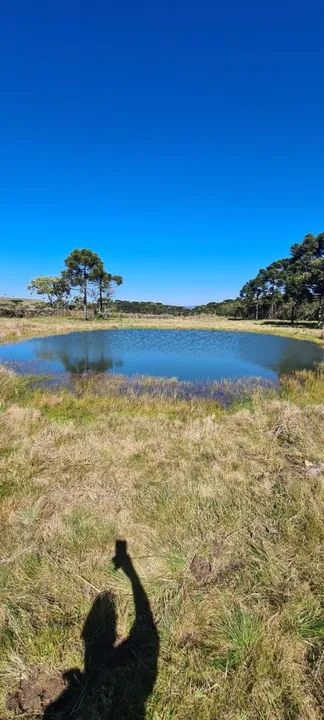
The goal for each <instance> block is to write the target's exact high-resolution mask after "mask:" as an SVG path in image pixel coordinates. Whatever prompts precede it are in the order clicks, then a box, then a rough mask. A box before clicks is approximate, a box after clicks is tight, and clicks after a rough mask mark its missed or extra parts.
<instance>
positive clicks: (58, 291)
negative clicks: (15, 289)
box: [27, 273, 70, 305]
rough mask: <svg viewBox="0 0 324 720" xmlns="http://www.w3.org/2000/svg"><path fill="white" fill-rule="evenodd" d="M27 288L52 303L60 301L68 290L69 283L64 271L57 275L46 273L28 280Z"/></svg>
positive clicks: (67, 293)
mask: <svg viewBox="0 0 324 720" xmlns="http://www.w3.org/2000/svg"><path fill="white" fill-rule="evenodd" d="M27 289H28V290H29V292H31V293H36V294H37V295H42V296H44V297H46V298H47V300H48V302H49V303H50V305H53V304H54V302H56V301H62V300H63V299H64V298H65V297H67V296H68V295H69V292H70V288H69V283H68V280H67V278H66V277H65V276H64V273H62V274H61V275H60V276H59V277H52V276H47V275H41V276H39V277H36V278H34V279H33V280H32V281H31V282H30V284H29V285H28V287H27Z"/></svg>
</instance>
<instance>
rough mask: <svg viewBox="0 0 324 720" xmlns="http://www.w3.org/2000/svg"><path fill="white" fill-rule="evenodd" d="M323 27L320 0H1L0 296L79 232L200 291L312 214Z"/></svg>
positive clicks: (159, 293)
mask: <svg viewBox="0 0 324 720" xmlns="http://www.w3.org/2000/svg"><path fill="white" fill-rule="evenodd" d="M323 34H324V3H323V0H303V1H302V0H294V1H292V0H281V1H280V2H279V0H266V2H260V0H253V2H252V0H245V1H243V0H234V1H233V0H229V1H227V2H217V1H216V0H208V1H207V0H199V2H198V0H196V1H195V2H193V1H192V0H186V1H185V0H181V2H179V1H177V0H172V2H171V1H170V0H163V2H162V0H154V1H153V0H145V1H144V0H138V1H137V2H134V0H124V1H123V0H119V2H110V1H109V0H91V1H90V0H10V2H9V1H8V2H3V3H2V6H1V12H0V92H1V113H0V151H1V158H0V184H1V187H0V189H1V192H0V204H1V213H0V232H1V237H0V242H1V263H0V295H1V294H4V293H7V294H15V295H26V290H25V286H26V284H27V283H28V281H29V280H30V279H31V278H32V277H33V276H35V275H39V274H56V273H57V272H59V271H60V269H62V267H63V260H64V257H65V256H66V255H67V254H68V253H69V251H70V250H72V249H73V248H74V247H82V246H85V247H91V248H92V249H93V250H96V251H97V252H98V253H99V254H100V255H102V257H103V258H104V260H105V261H106V264H107V267H108V269H109V270H110V271H111V272H113V273H119V274H122V275H123V276H124V279H125V283H124V286H123V287H122V288H121V289H120V290H119V291H118V295H117V296H118V297H122V298H128V299H153V300H161V301H169V302H174V303H184V304H188V305H191V304H195V303H199V302H208V301H210V300H215V299H220V298H224V297H229V296H233V295H236V294H237V293H238V291H239V289H240V287H241V285H242V284H243V282H244V281H245V280H247V279H248V278H249V277H251V276H253V275H254V274H255V273H256V271H257V270H258V269H259V267H260V266H264V265H266V264H267V263H269V262H270V261H272V260H274V259H276V258H278V257H280V256H283V255H286V254H287V253H288V251H289V246H290V245H291V243H293V242H296V241H299V240H300V239H302V237H303V235H304V234H305V233H306V232H314V233H317V232H320V231H323V229H324V170H323V157H324V82H323V78H324V53H323Z"/></svg>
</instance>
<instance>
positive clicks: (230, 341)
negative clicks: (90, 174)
mask: <svg viewBox="0 0 324 720" xmlns="http://www.w3.org/2000/svg"><path fill="white" fill-rule="evenodd" d="M323 357H324V355H323V350H322V349H321V348H320V347H319V346H318V345H315V343H311V342H306V341H300V340H293V339H291V338H285V337H278V336H274V335H262V334H255V333H245V332H223V331H217V330H213V331H210V330H95V331H84V332H79V333H70V334H69V335H57V336H52V337H46V338H35V339H32V340H26V341H23V342H20V343H15V344H11V345H2V346H0V363H1V362H2V363H9V365H10V364H11V365H12V366H13V367H14V368H15V369H17V370H18V371H20V372H25V373H26V372H27V373H31V372H32V373H41V374H48V373H62V372H65V373H85V372H108V373H113V372H114V373H118V374H120V373H122V374H124V375H136V374H140V375H153V376H156V377H177V378H179V379H180V380H220V379H222V378H232V379H233V378H247V377H261V378H266V379H276V378H277V377H278V375H280V374H282V373H286V372H291V371H293V370H298V369H302V368H311V367H313V366H314V365H315V364H316V363H318V362H320V361H322V360H323Z"/></svg>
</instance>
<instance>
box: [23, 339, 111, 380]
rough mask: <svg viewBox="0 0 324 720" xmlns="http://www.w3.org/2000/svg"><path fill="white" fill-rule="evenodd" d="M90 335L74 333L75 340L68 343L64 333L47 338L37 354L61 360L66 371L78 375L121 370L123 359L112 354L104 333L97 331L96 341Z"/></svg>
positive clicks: (42, 357)
mask: <svg viewBox="0 0 324 720" xmlns="http://www.w3.org/2000/svg"><path fill="white" fill-rule="evenodd" d="M89 335H92V333H88V332H82V333H73V340H72V342H70V343H67V341H66V336H64V335H61V336H58V337H52V338H46V341H44V343H43V345H42V346H41V347H40V348H38V349H37V350H36V356H37V358H38V359H39V360H44V361H50V362H51V361H53V360H55V361H59V363H60V364H61V367H62V368H63V369H64V370H65V371H66V372H69V373H71V374H76V375H85V374H88V373H91V372H98V373H99V372H100V373H105V372H108V371H111V370H119V371H120V369H121V368H122V367H123V361H122V359H121V358H114V357H112V356H111V355H110V351H109V346H108V347H107V341H106V339H105V337H104V336H103V334H102V333H101V332H99V333H97V335H98V337H97V338H96V340H95V342H94V341H93V338H92V337H89ZM47 341H48V342H47Z"/></svg>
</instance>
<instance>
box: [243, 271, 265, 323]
mask: <svg viewBox="0 0 324 720" xmlns="http://www.w3.org/2000/svg"><path fill="white" fill-rule="evenodd" d="M265 280H266V275H265V270H259V272H258V274H257V276H256V277H255V278H253V280H248V282H247V283H245V285H243V287H242V290H241V292H240V298H242V300H244V301H245V302H246V303H247V304H248V305H252V306H254V308H255V319H256V320H258V319H259V305H260V297H261V295H262V293H263V292H264V284H265Z"/></svg>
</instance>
